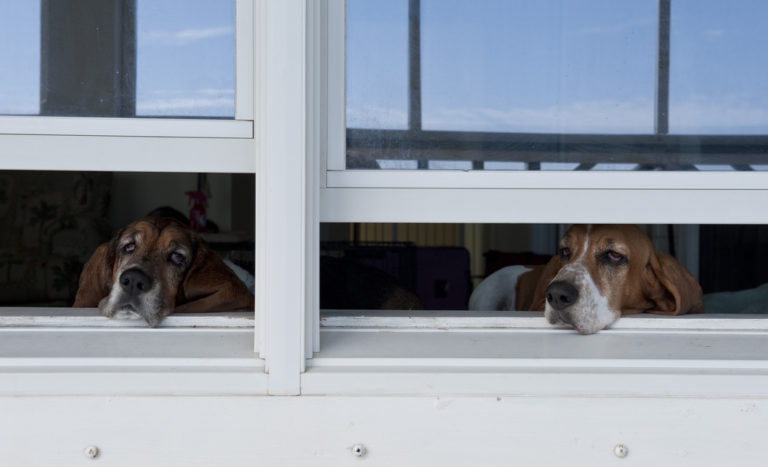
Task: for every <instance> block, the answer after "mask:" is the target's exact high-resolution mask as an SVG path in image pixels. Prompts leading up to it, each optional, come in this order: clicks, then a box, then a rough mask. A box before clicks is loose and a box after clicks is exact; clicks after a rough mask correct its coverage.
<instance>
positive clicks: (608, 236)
mask: <svg viewBox="0 0 768 467" xmlns="http://www.w3.org/2000/svg"><path fill="white" fill-rule="evenodd" d="M513 305H514V308H512V306H513ZM470 309H473V310H504V309H507V310H510V309H516V310H534V311H539V310H544V316H545V317H546V318H547V321H549V323H550V324H558V323H563V324H566V325H569V326H572V327H574V328H576V330H577V331H579V332H580V333H582V334H592V333H594V332H597V331H599V330H601V329H604V328H606V327H608V326H610V325H611V324H613V322H614V321H616V320H617V319H618V318H619V317H620V316H622V315H628V314H633V313H644V312H647V313H657V314H665V315H681V314H684V313H701V312H702V311H703V306H702V292H701V286H700V285H699V283H698V282H697V281H696V278H694V277H693V276H692V275H691V274H690V273H689V272H688V271H686V270H685V268H684V267H683V266H682V265H681V264H680V263H678V262H677V260H675V259H674V258H673V257H672V256H669V255H667V254H663V253H659V252H657V251H656V250H655V249H654V248H653V245H652V244H651V241H650V239H649V238H648V236H647V235H646V234H645V232H643V231H642V230H641V229H640V228H638V227H637V226H634V225H574V226H572V227H571V228H570V229H569V230H568V231H567V232H566V233H565V235H564V236H563V238H561V239H560V243H559V247H558V254H556V255H555V256H553V257H552V258H551V259H550V261H549V262H548V263H547V265H546V266H544V267H537V268H532V269H531V268H524V267H521V266H510V267H508V268H504V269H502V270H500V271H497V272H495V273H494V274H492V275H490V276H488V277H487V278H486V279H485V281H483V283H481V284H480V285H479V286H478V287H477V289H476V290H475V292H473V294H472V297H471V298H470Z"/></svg>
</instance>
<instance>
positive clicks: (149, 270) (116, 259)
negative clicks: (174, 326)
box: [74, 217, 253, 327]
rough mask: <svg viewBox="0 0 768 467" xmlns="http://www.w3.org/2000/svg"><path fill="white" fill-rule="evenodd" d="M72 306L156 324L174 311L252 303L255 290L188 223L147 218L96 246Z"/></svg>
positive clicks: (245, 305)
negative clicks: (95, 307)
mask: <svg viewBox="0 0 768 467" xmlns="http://www.w3.org/2000/svg"><path fill="white" fill-rule="evenodd" d="M74 306H75V307H93V306H98V308H99V310H100V311H101V314H102V315H104V316H107V317H110V318H112V317H114V318H123V319H142V318H143V319H144V320H145V321H146V322H147V324H149V325H150V326H152V327H154V326H157V325H158V324H159V323H160V321H162V320H163V318H165V317H166V316H168V315H169V314H171V313H172V312H174V310H178V311H187V312H198V311H199V312H205V311H225V310H234V309H243V308H250V307H252V306H253V295H252V294H251V293H250V292H249V291H248V290H247V288H246V287H245V285H244V284H243V283H242V282H241V281H240V279H238V278H237V276H235V274H234V273H233V272H232V271H231V270H230V269H229V268H228V267H227V266H226V265H225V264H224V263H223V262H222V261H221V259H220V258H219V257H218V255H217V254H215V253H213V252H211V251H210V250H209V249H208V247H207V245H206V244H205V242H203V240H202V239H201V238H200V237H199V236H198V235H197V234H195V233H194V232H193V231H191V230H190V229H189V228H187V227H186V226H184V225H183V224H181V223H180V222H178V221H176V220H174V219H170V218H164V217H148V218H144V219H140V220H138V221H135V222H133V223H131V224H129V225H128V226H126V227H125V228H123V229H122V230H121V231H120V232H119V233H118V234H117V235H116V236H115V237H114V238H113V239H112V240H111V241H109V242H107V243H104V244H102V245H101V246H99V247H98V248H97V249H96V251H95V252H94V253H93V255H92V256H91V258H90V259H89V260H88V262H87V263H86V265H85V267H84V268H83V272H82V274H81V275H80V284H79V289H78V292H77V297H76V298H75V304H74Z"/></svg>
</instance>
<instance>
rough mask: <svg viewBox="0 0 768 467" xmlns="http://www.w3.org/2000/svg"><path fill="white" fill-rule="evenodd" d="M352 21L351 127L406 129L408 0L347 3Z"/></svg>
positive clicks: (349, 49) (349, 38)
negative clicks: (375, 51)
mask: <svg viewBox="0 0 768 467" xmlns="http://www.w3.org/2000/svg"><path fill="white" fill-rule="evenodd" d="M347 25H348V26H347V126H348V127H350V128H391V129H404V128H406V127H407V125H408V115H407V105H408V2H407V0H393V1H387V2H365V1H363V2H361V1H348V2H347ZM382 45H385V46H384V47H382ZM374 50H377V53H371V52H372V51H374Z"/></svg>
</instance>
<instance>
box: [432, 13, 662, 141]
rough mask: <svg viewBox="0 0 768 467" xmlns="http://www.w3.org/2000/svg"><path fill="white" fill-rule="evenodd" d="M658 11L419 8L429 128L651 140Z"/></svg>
mask: <svg viewBox="0 0 768 467" xmlns="http://www.w3.org/2000/svg"><path fill="white" fill-rule="evenodd" d="M655 14H656V10H655V8H654V2H649V1H640V2H637V1H635V2H615V1H611V0H587V1H579V2H572V1H563V0H548V1H537V2H530V1H514V2H510V1H509V0H491V1H486V2H482V3H477V2H467V1H464V0H450V1H447V2H446V1H443V0H439V1H434V0H422V1H421V54H422V64H421V66H422V69H421V78H422V82H421V83H422V105H423V112H424V114H423V128H424V129H430V130H457V131H467V130H469V131H494V132H496V131H498V132H538V133H647V132H650V131H652V128H653V117H652V116H653V95H654V88H653V83H654V81H653V76H654V70H653V61H654V57H655V50H654V45H655V43H654V42H655V41H654V40H653V38H654V32H655V26H654V19H655Z"/></svg>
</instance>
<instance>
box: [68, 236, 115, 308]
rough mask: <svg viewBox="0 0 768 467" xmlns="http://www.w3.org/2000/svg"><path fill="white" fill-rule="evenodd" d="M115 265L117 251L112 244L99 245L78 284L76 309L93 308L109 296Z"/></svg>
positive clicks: (86, 264) (84, 268) (81, 274)
mask: <svg viewBox="0 0 768 467" xmlns="http://www.w3.org/2000/svg"><path fill="white" fill-rule="evenodd" d="M114 264H115V251H114V248H113V245H112V242H106V243H102V244H101V245H99V247H98V248H96V251H94V252H93V254H92V255H91V258H90V259H89V260H88V262H87V263H85V266H83V272H82V273H80V281H79V283H78V288H77V295H76V296H75V303H74V304H73V305H72V306H73V307H75V308H93V307H97V306H98V305H99V301H101V299H102V298H104V297H106V296H107V295H109V291H110V289H111V288H112V269H113V267H114Z"/></svg>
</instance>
